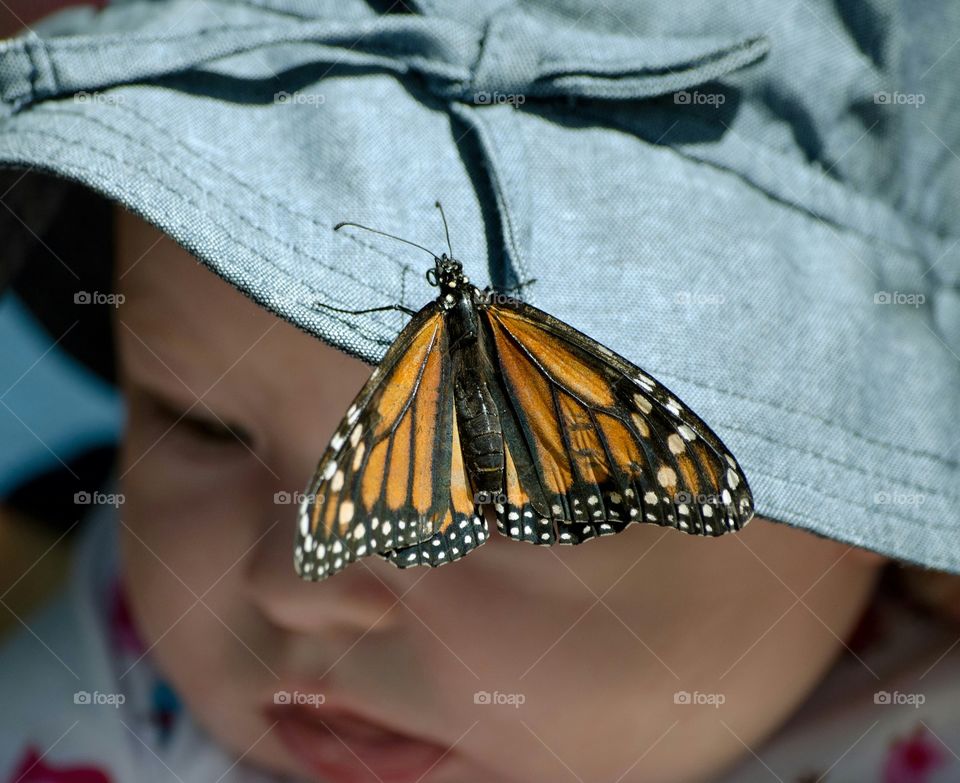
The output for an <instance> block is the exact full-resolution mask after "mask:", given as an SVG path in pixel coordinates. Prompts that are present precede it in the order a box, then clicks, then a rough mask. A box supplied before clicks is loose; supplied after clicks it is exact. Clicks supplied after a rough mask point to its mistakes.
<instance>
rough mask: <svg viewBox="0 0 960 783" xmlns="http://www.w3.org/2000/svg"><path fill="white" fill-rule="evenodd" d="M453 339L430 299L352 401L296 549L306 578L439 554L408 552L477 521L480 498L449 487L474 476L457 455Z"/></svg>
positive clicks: (321, 470)
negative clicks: (372, 560) (362, 561)
mask: <svg viewBox="0 0 960 783" xmlns="http://www.w3.org/2000/svg"><path fill="white" fill-rule="evenodd" d="M446 341H447V335H446V331H445V322H444V319H443V316H442V313H441V311H440V310H439V308H438V307H437V306H436V304H435V303H431V304H430V305H428V306H427V307H425V308H424V309H423V310H421V311H420V312H419V313H418V314H417V315H416V316H414V318H413V319H412V320H411V322H410V323H409V324H407V326H406V327H405V329H404V330H403V331H402V332H401V334H400V336H399V337H398V338H397V340H396V341H395V342H394V343H393V345H391V347H390V349H389V350H388V351H387V354H386V356H385V357H384V359H383V361H382V362H381V364H380V365H379V367H378V368H377V369H376V370H375V371H374V373H373V374H372V375H371V377H370V379H369V380H368V382H367V383H366V385H365V386H364V388H363V389H362V390H361V392H360V394H359V395H358V396H357V398H356V399H355V400H354V402H353V404H352V405H351V406H350V408H349V409H348V411H347V415H346V416H345V417H344V419H343V421H342V422H341V423H340V425H339V426H338V428H337V431H336V433H335V434H334V436H333V438H332V439H331V441H330V445H329V446H328V448H327V451H326V453H325V454H324V456H323V457H322V459H321V460H320V463H319V465H318V466H317V470H316V473H315V474H314V477H313V479H312V480H311V482H310V486H309V489H308V492H307V493H306V495H305V497H304V500H303V503H302V504H301V509H300V525H299V528H298V532H297V541H296V547H295V554H294V562H295V566H296V569H297V572H298V573H299V574H300V576H301V577H303V578H305V579H323V578H325V577H327V576H329V575H330V574H332V573H336V572H337V571H340V570H342V569H343V568H345V567H346V566H347V565H348V564H349V563H351V562H353V561H354V560H356V559H357V558H358V557H364V556H368V555H371V554H374V553H379V554H384V555H385V556H388V557H390V558H391V560H393V561H394V562H396V564H397V565H401V566H404V565H415V564H418V563H420V562H433V561H430V560H429V556H421V555H419V554H418V556H417V557H415V558H413V559H409V558H408V555H409V551H410V549H409V548H411V547H412V548H413V549H415V550H416V551H417V552H418V553H419V552H420V548H421V542H429V541H430V540H432V539H433V538H434V537H435V536H436V535H437V534H438V533H439V531H440V530H441V529H443V530H445V531H446V533H447V539H446V540H447V541H451V540H452V539H451V538H450V536H449V532H450V530H451V529H455V530H459V531H466V530H468V529H469V530H473V528H474V526H475V524H476V513H475V508H474V506H473V504H472V502H470V503H466V502H465V501H464V498H463V497H461V496H460V495H457V496H456V497H454V493H453V491H452V489H451V488H452V487H456V486H463V485H466V484H467V477H466V474H465V473H464V472H463V467H462V463H459V464H458V462H457V459H456V457H457V455H459V448H460V446H459V443H457V442H455V438H456V429H455V421H454V416H453V394H452V379H451V378H450V377H449V375H450V361H449V356H448V354H447V351H446ZM469 499H470V500H471V501H472V498H469ZM482 540H483V539H480V543H482ZM471 541H475V538H474V537H473V536H471ZM452 548H453V546H452V545H451V549H452ZM458 549H460V550H461V552H462V551H464V550H463V548H462V547H458ZM395 550H397V551H399V552H401V553H403V557H402V558H401V559H400V560H398V559H397V557H396V556H393V552H394V551H395ZM434 550H436V547H432V546H431V547H430V549H429V550H428V551H429V552H431V553H432V552H433V551H434ZM457 554H458V553H454V552H448V553H446V554H445V555H444V557H450V559H456V558H455V555H457ZM439 559H440V561H441V562H442V560H443V558H439Z"/></svg>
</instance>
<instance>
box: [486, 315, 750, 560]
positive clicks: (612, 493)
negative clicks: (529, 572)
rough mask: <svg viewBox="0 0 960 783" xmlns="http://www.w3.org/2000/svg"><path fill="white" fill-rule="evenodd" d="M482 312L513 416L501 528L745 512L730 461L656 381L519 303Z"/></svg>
mask: <svg viewBox="0 0 960 783" xmlns="http://www.w3.org/2000/svg"><path fill="white" fill-rule="evenodd" d="M483 313H484V318H485V322H486V324H487V326H488V335H489V337H488V339H489V342H490V345H491V349H492V350H491V352H492V353H493V354H494V355H495V358H494V361H493V365H494V366H493V369H492V372H493V375H494V376H495V377H496V378H498V379H499V380H500V392H499V393H500V401H499V403H498V405H499V407H500V410H501V419H503V420H505V421H509V420H513V421H515V422H516V428H515V431H514V435H513V437H511V435H510V433H509V431H508V428H507V427H505V428H504V440H505V451H506V455H505V456H506V465H505V470H504V491H503V494H504V495H505V498H501V501H502V502H500V503H499V504H498V506H497V515H498V525H499V526H500V529H501V531H502V532H504V534H505V535H508V536H509V537H511V538H514V539H517V540H525V541H530V542H532V543H539V544H552V543H555V542H558V541H559V543H569V544H575V543H580V542H581V541H584V540H586V539H589V538H593V537H595V536H600V535H606V534H612V533H617V532H619V531H620V530H622V529H623V528H624V527H626V526H627V525H628V524H630V523H631V522H649V523H654V524H659V525H665V526H670V527H675V528H677V529H678V530H682V531H684V532H687V533H693V534H701V535H720V534H722V533H725V532H728V531H730V530H736V529H739V528H740V527H742V526H743V525H745V524H746V523H747V522H748V521H749V520H750V518H751V516H752V514H753V501H752V497H751V495H750V490H749V487H748V485H747V482H746V478H745V477H744V475H743V472H742V471H741V469H740V467H739V465H738V464H737V463H736V461H735V460H734V458H733V457H732V456H731V455H730V453H729V452H728V451H727V449H726V448H725V447H724V446H723V444H722V442H721V441H720V439H719V438H718V437H717V436H716V435H715V434H714V433H713V432H712V431H711V430H710V428H709V427H707V425H706V424H705V423H704V422H703V421H702V420H701V419H700V418H699V417H697V416H696V415H695V414H694V413H693V412H692V411H691V410H689V409H688V408H687V407H686V406H685V405H684V404H682V403H681V402H680V401H679V400H678V399H677V397H676V396H675V395H674V394H673V393H672V392H670V391H669V390H668V389H667V388H666V387H664V386H663V385H662V384H660V383H658V382H657V381H656V380H654V379H653V378H651V377H650V376H649V375H647V374H646V373H644V372H643V371H642V370H641V369H639V368H638V367H636V366H634V365H633V364H631V363H630V362H628V361H627V360H626V359H624V358H623V357H621V356H619V355H617V354H615V353H613V352H612V351H610V350H609V349H607V348H606V347H604V346H602V345H600V344H599V343H597V342H596V341H594V340H592V339H590V338H589V337H587V336H586V335H584V334H583V333H581V332H579V331H577V330H576V329H574V328H573V327H571V326H569V325H568V324H565V323H563V322H562V321H560V320H558V319H556V318H553V317H552V316H550V315H548V314H547V313H544V312H542V311H540V310H538V309H536V308H534V307H532V306H530V305H527V304H524V303H522V302H518V301H514V302H511V303H510V304H508V305H493V304H491V305H487V306H486V307H484V308H483ZM524 475H525V476H527V479H526V481H524V480H523V478H522V477H523V476H524ZM531 477H533V478H531Z"/></svg>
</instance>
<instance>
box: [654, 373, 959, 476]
mask: <svg viewBox="0 0 960 783" xmlns="http://www.w3.org/2000/svg"><path fill="white" fill-rule="evenodd" d="M653 374H654V375H656V376H657V377H658V378H675V379H677V380H679V381H682V382H683V383H688V384H690V385H691V386H696V387H697V388H699V389H705V390H707V391H711V392H719V393H720V394H723V395H726V396H728V397H733V398H734V399H738V400H746V401H747V402H754V403H758V404H760V405H765V406H767V407H768V408H772V409H773V410H775V411H780V412H781V413H789V414H791V415H796V416H804V417H806V418H808V419H812V420H813V421H816V422H819V423H820V424H826V425H828V426H830V427H836V428H837V429H839V430H841V431H842V432H846V433H847V434H849V435H853V436H854V437H856V438H859V439H860V440H862V441H864V442H865V443H869V444H870V445H871V446H880V447H882V448H887V449H896V450H897V451H901V452H903V453H904V454H908V455H910V456H911V457H922V458H924V459H928V460H930V461H931V462H937V463H940V464H943V465H946V466H947V467H950V468H954V469H955V468H957V466H958V463H957V461H956V460H952V459H950V458H948V457H945V456H943V455H942V454H935V453H933V452H930V451H923V450H920V449H911V448H910V447H909V446H903V445H901V444H899V443H890V442H888V441H884V440H879V439H878V438H874V437H872V436H870V435H867V434H866V433H863V432H860V431H858V430H855V429H852V428H850V427H848V426H847V425H845V424H842V423H840V422H837V421H834V420H832V419H827V418H824V417H822V416H818V415H817V414H815V413H810V412H809V411H803V410H800V409H799V408H791V407H789V406H787V405H784V404H783V403H779V402H773V401H771V400H765V399H761V398H760V397H751V396H749V395H747V394H742V393H740V392H735V391H731V390H730V389H725V388H723V387H721V386H714V385H712V384H708V383H704V382H703V381H701V380H697V379H695V378H688V377H686V376H683V375H678V374H677V373H675V372H671V371H664V372H654V373H653Z"/></svg>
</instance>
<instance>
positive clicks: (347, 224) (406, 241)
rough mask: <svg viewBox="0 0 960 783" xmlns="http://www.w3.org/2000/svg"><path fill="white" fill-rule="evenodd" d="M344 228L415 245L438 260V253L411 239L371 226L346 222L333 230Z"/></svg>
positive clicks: (338, 224)
mask: <svg viewBox="0 0 960 783" xmlns="http://www.w3.org/2000/svg"><path fill="white" fill-rule="evenodd" d="M344 226H353V227H354V228H362V229H363V230H364V231H370V232H371V233H374V234H380V236H384V237H390V239H396V240H397V241H398V242H403V243H405V244H407V245H413V246H414V247H418V248H420V249H421V250H422V251H423V252H424V253H429V254H430V258H432V259H434V260H436V258H437V254H436V253H434V252H433V251H431V250H427V248H425V247H424V246H423V245H418V244H417V243H416V242H411V241H410V240H409V239H404V238H403V237H398V236H395V235H393V234H388V233H387V232H386V231H378V230H377V229H375V228H370V226H364V225H361V224H360V223H351V222H350V221H347V220H344V221H343V222H341V223H337V225H335V226H334V227H333V230H334V231H339V230H340V229H341V228H343V227H344Z"/></svg>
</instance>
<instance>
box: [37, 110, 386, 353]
mask: <svg viewBox="0 0 960 783" xmlns="http://www.w3.org/2000/svg"><path fill="white" fill-rule="evenodd" d="M19 133H20V134H34V135H40V136H47V137H49V138H52V139H55V140H57V141H60V142H63V143H66V144H69V145H71V146H74V147H78V148H80V149H83V150H84V151H92V152H95V153H98V154H100V155H102V156H103V157H105V158H107V159H109V160H112V161H114V162H115V163H119V164H121V165H125V161H124V160H123V159H122V158H120V157H118V156H116V155H113V154H112V153H111V152H109V151H107V150H104V149H101V148H100V147H97V146H95V145H93V144H91V143H90V142H89V141H84V142H78V141H76V140H75V139H69V138H67V137H65V136H61V135H59V134H57V133H53V132H52V131H46V130H40V129H36V128H25V129H21V130H20V131H19ZM118 135H120V134H118ZM137 174H138V175H139V176H142V177H146V178H147V179H149V180H151V181H153V182H155V183H156V184H157V185H159V186H160V187H162V188H163V189H164V190H166V191H167V192H168V193H170V194H172V195H173V196H175V197H176V198H178V199H179V200H180V201H183V202H185V203H186V204H188V205H189V206H190V207H191V208H193V209H197V210H200V209H202V205H201V204H199V203H198V202H196V201H194V200H193V199H191V198H189V197H187V196H185V195H183V194H182V193H180V192H178V191H176V190H174V189H173V188H171V187H170V186H169V185H167V184H166V183H164V182H163V181H162V180H160V179H158V178H157V177H156V176H154V175H153V174H151V173H150V172H148V171H146V170H144V169H137ZM187 181H188V182H190V181H191V180H189V178H187ZM82 184H84V185H86V186H87V187H89V186H90V185H89V183H82ZM193 184H196V183H193ZM207 219H208V220H210V222H211V223H213V224H215V225H216V226H218V227H219V228H221V229H222V230H223V231H224V234H229V232H228V231H227V230H226V226H224V225H222V224H221V223H219V222H218V221H216V220H214V219H212V218H209V217H208V218H207ZM271 238H272V237H271ZM233 241H234V242H236V243H237V244H238V245H240V246H241V247H242V248H244V249H245V250H247V251H248V252H249V253H250V254H251V255H252V256H254V257H255V258H258V259H260V260H262V261H265V262H267V264H268V265H269V266H271V267H273V268H274V269H275V270H276V271H277V273H278V274H280V275H281V276H282V277H283V278H285V279H286V280H289V281H292V282H294V283H296V284H297V285H299V286H301V287H303V288H306V289H307V290H309V291H310V292H311V293H312V294H313V295H315V296H318V295H319V296H327V297H329V298H332V299H334V301H336V302H338V303H339V304H344V305H349V304H351V303H350V302H345V301H342V300H340V299H337V298H336V297H330V296H329V292H327V291H321V290H319V289H317V288H315V287H313V286H312V285H310V284H309V283H306V282H305V281H302V280H299V279H297V278H294V277H293V276H292V275H290V274H289V273H287V271H286V270H284V269H282V268H280V267H277V265H276V264H275V263H274V262H273V261H272V260H271V259H270V258H269V257H268V256H265V255H262V254H261V253H259V252H258V251H256V250H254V249H253V248H252V247H250V246H249V245H246V244H245V243H243V242H241V241H240V240H238V239H237V238H236V237H235V236H234V237H233ZM220 263H222V264H223V265H224V266H228V267H230V268H231V269H235V270H236V269H239V270H241V271H243V272H244V273H245V274H247V275H248V276H250V277H255V278H256V277H257V276H256V274H255V273H253V272H251V270H249V269H246V268H243V267H240V266H238V265H235V264H233V263H231V262H230V261H229V260H221V261H220ZM205 265H206V264H205ZM211 271H213V270H211ZM257 280H258V282H262V281H264V278H257ZM231 284H232V285H235V284H234V283H232V281H231ZM266 287H267V288H272V287H273V286H266ZM248 296H249V295H248ZM303 306H304V307H305V308H307V309H312V308H309V307H308V306H307V304H306V303H303ZM323 315H324V316H326V317H327V318H329V319H331V320H334V321H338V322H339V323H341V324H343V325H344V326H347V327H349V329H350V330H351V331H354V332H356V333H357V334H359V335H360V336H361V337H363V338H364V339H366V340H367V341H369V342H372V343H374V344H377V345H381V346H385V345H389V344H390V342H391V341H390V340H389V339H385V338H384V337H383V336H382V335H377V334H374V333H372V332H369V331H368V330H367V329H366V328H365V327H364V326H363V325H362V323H357V322H353V321H348V320H346V319H345V318H343V317H342V316H337V315H334V314H332V313H329V314H328V313H326V312H324V313H323ZM285 320H286V319H285ZM369 320H371V321H373V322H374V323H378V324H380V325H381V326H384V327H386V328H387V329H389V330H391V331H393V330H394V327H393V326H392V325H390V324H388V323H386V322H385V321H382V320H379V319H375V318H371V319H369ZM297 325H298V326H300V328H301V329H302V328H303V326H302V325H300V324H297Z"/></svg>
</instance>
